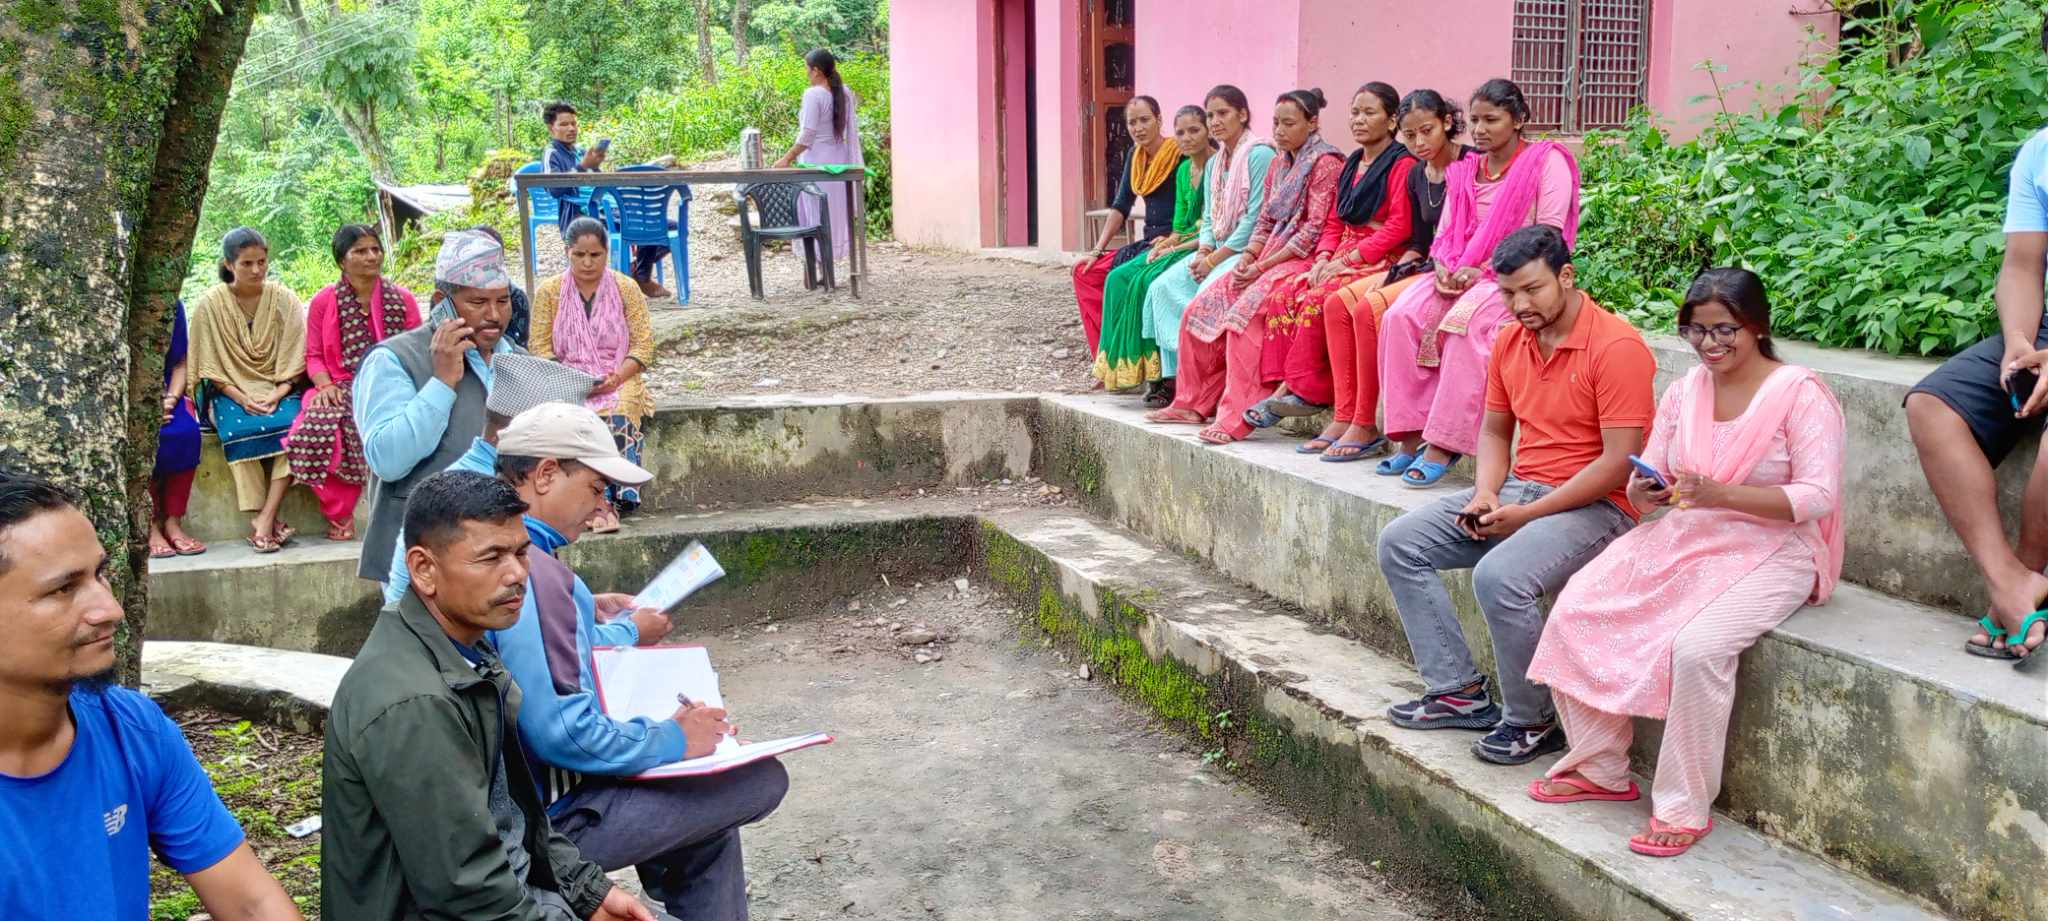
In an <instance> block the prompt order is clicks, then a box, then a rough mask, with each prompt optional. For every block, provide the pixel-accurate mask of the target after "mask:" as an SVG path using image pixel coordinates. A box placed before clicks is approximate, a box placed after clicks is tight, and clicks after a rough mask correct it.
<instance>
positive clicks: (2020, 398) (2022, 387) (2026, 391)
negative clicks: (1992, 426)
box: [2001, 371, 2041, 412]
mask: <svg viewBox="0 0 2048 921" xmlns="http://www.w3.org/2000/svg"><path fill="white" fill-rule="evenodd" d="M2040 379H2041V376H2040V375H2039V374H2036V373H2035V372H2033V371H2013V372H2012V373H2010V374H2007V375H2006V376H2005V379H2004V380H2003V381H2002V382H2001V383H2003V384H2004V385H2005V393H2006V396H2007V397H2008V398H2010V399H2011V400H2012V411H2013V412H2019V411H2020V410H2021V408H2023V407H2025V406H2026V404H2027V398H2028V397H2030V396H2033V394H2034V386H2035V384H2037V383H2038V382H2039V381H2040Z"/></svg>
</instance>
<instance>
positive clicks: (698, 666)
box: [590, 646, 832, 779]
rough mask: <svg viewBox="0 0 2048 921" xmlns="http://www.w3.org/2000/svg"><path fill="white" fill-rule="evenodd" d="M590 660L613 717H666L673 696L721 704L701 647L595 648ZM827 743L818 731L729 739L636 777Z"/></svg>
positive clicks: (688, 771) (704, 768) (707, 770)
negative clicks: (755, 739)
mask: <svg viewBox="0 0 2048 921" xmlns="http://www.w3.org/2000/svg"><path fill="white" fill-rule="evenodd" d="M590 659H591V662H590V665H591V668H590V672H591V677H592V678H593V679H595V683H596V685H597V700H598V703H599V704H600V705H601V706H603V707H604V712H605V714H606V715H608V716H610V717H611V718H612V719H615V720H630V719H635V718H638V717H646V718H648V719H651V720H665V719H668V718H670V717H672V716H674V715H675V712H676V707H678V706H680V704H678V703H677V702H676V695H677V694H687V695H689V698H690V699H691V700H693V701H696V702H698V703H704V704H709V705H711V706H714V707H721V708H722V707H724V706H725V698H724V696H723V695H721V694H719V692H718V672H717V671H715V670H713V669H712V667H711V653H710V652H708V651H707V650H705V648H704V647H702V646H599V647H597V648H596V649H593V650H591V653H590ZM830 741H832V737H831V736H830V735H827V734H825V733H822V732H813V733H811V734H809V735H801V736H790V737H789V738H786V739H775V740H773V741H768V742H753V743H749V744H746V745H741V744H740V742H739V740H738V739H733V738H729V737H728V738H726V739H725V740H724V741H721V742H719V743H718V748H717V749H716V750H714V751H712V753H711V754H708V755H705V756H703V757H701V758H690V759H687V760H684V761H674V762H670V763H668V764H664V765H660V766H658V767H655V768H652V769H650V770H648V771H645V772H643V773H641V774H639V775H638V776H639V777H641V778H644V779H653V778H660V777H695V776H698V775H702V774H716V773H718V772H720V771H724V770H727V769H730V768H735V767H739V766H740V765H742V764H748V763H751V762H754V761H759V760H761V759H762V758H771V757H774V756H776V755H780V754H785V753H787V752H793V751H796V750H797V749H800V748H809V747H811V746H813V745H823V744H825V743H827V742H830Z"/></svg>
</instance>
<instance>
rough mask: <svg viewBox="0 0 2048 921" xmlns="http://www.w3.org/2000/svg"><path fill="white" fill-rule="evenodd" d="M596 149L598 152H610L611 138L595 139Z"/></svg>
mask: <svg viewBox="0 0 2048 921" xmlns="http://www.w3.org/2000/svg"><path fill="white" fill-rule="evenodd" d="M597 149H598V150H610V149H612V139H611V138H598V139H597Z"/></svg>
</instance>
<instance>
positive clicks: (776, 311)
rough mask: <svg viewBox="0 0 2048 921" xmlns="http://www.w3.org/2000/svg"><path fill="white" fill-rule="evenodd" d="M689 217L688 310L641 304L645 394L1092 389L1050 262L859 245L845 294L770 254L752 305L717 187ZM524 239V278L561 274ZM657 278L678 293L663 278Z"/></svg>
mask: <svg viewBox="0 0 2048 921" xmlns="http://www.w3.org/2000/svg"><path fill="white" fill-rule="evenodd" d="M697 166H700V167H702V168H707V169H710V168H720V169H725V168H733V167H735V166H737V163H736V162H732V161H716V162H708V163H702V164H697ZM689 210H690V217H689V228H690V245H689V265H690V273H691V275H690V281H691V300H690V303H689V304H687V305H680V304H678V303H677V302H676V301H674V300H672V299H661V300H657V301H655V302H653V303H652V304H651V305H650V306H651V308H652V310H653V314H654V321H655V336H656V339H657V341H658V342H659V343H660V349H659V351H658V353H657V356H656V359H655V363H654V367H653V368H651V369H649V371H648V372H647V380H648V383H649V385H650V388H651V389H652V390H653V392H654V395H655V397H656V398H657V399H684V398H697V397H704V396H714V395H720V394H735V393H738V394H755V395H761V394H776V393H802V394H837V393H857V394H862V395H868V396H890V395H900V394H908V393H920V392H928V391H934V390H973V391H1007V392H1027V393H1039V392H1048V391H1080V390H1086V389H1087V388H1088V387H1089V386H1090V385H1091V384H1092V383H1093V381H1092V379H1091V378H1090V377H1089V375H1088V369H1089V367H1090V363H1091V361H1092V356H1091V355H1090V354H1089V353H1088V345H1087V342H1086V341H1085V340H1084V338H1083V336H1082V332H1081V322H1080V318H1079V314H1078V311H1077V308H1076V306H1075V303H1074V293H1073V283H1072V281H1071V278H1070V276H1069V275H1068V271H1067V269H1066V268H1064V267H1062V266H1058V265H1047V264H1043V263H1042V262H1038V261H1033V258H1035V257H1026V258H1011V257H1007V256H983V255H977V254H969V253H960V252H954V251H949V250H940V249H931V248H920V247H911V246H906V245H903V244H900V243H896V242H893V241H881V240H877V241H870V242H869V244H868V263H869V277H868V278H867V280H866V281H865V282H864V285H865V287H864V290H863V296H862V297H860V298H855V297H854V296H853V292H852V290H851V288H850V287H849V286H848V281H849V279H848V278H847V277H846V274H845V273H846V264H845V263H844V262H843V261H842V262H841V263H840V264H839V268H840V277H839V284H840V287H839V288H838V289H837V290H835V291H824V290H817V291H805V290H804V288H803V269H802V262H801V260H800V259H799V257H798V256H797V255H796V254H795V253H794V252H793V251H792V250H791V249H789V248H788V247H787V246H780V245H778V246H776V247H775V248H774V249H771V250H770V251H769V252H767V253H765V254H764V256H763V272H762V274H763V287H764V289H765V292H766V299H765V300H761V301H756V300H753V299H752V298H751V297H750V296H749V293H748V288H747V273H746V262H745V259H744V256H743V251H742V248H741V246H740V242H739V229H738V223H737V217H736V215H737V211H736V209H735V208H734V206H733V198H732V190H731V188H730V187H712V186H707V187H700V188H697V189H695V190H694V194H693V196H692V199H691V202H690V209H689ZM537 236H538V240H537V243H536V249H537V250H538V253H537V256H538V259H537V262H538V266H539V274H538V275H537V276H536V277H541V278H544V277H547V276H548V275H550V274H555V273H559V272H561V271H562V270H563V267H564V265H565V262H564V259H563V253H562V250H561V247H560V244H559V242H558V238H557V237H556V235H555V233H554V231H553V230H552V229H548V228H543V229H541V230H540V231H539V232H538V234H537ZM663 264H664V265H669V264H670V263H668V262H666V261H665V262H664V263H663ZM667 283H668V286H669V287H670V288H675V289H677V290H678V291H680V287H679V286H678V285H677V284H676V280H675V278H674V277H673V276H672V275H671V277H669V278H668V281H667Z"/></svg>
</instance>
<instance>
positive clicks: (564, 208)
mask: <svg viewBox="0 0 2048 921" xmlns="http://www.w3.org/2000/svg"><path fill="white" fill-rule="evenodd" d="M541 118H542V119H543V120H545V121H546V122H547V125H548V138H549V140H548V155H547V159H546V160H545V161H543V162H542V164H541V169H542V171H543V172H549V173H587V172H590V171H592V170H595V169H597V168H598V167H599V166H600V165H602V164H603V163H604V158H605V157H606V156H607V155H608V154H609V153H610V151H609V150H607V149H606V147H605V145H604V144H603V143H599V144H598V146H596V147H593V148H591V149H590V150H588V151H585V150H583V149H581V148H579V147H577V146H576V138H577V137H578V136H579V135H580V133H581V131H582V128H581V126H580V125H578V124H577V121H576V107H575V106H572V105H570V104H568V103H566V102H557V103H552V104H550V105H549V106H548V107H547V108H546V109H544V110H542V112H541ZM548 195H549V196H550V197H552V198H554V200H555V203H556V207H557V208H558V209H559V213H560V218H559V220H558V221H557V223H556V225H555V229H556V230H558V231H560V232H561V234H562V239H564V240H566V239H568V238H569V222H570V221H573V220H575V219H577V218H579V217H582V216H583V213H584V211H583V206H582V204H580V203H579V201H578V199H577V190H576V189H573V188H564V189H549V190H548ZM684 207H688V206H687V205H685V206H684ZM666 258H668V247H666V246H661V245H644V246H635V247H633V280H634V281H636V282H639V283H640V293H642V294H645V295H647V296H648V297H650V298H654V297H675V296H676V295H675V292H674V291H670V290H669V289H667V288H664V287H662V286H661V284H660V283H659V282H656V281H655V280H654V267H655V266H657V265H660V264H661V260H663V259H666Z"/></svg>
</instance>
